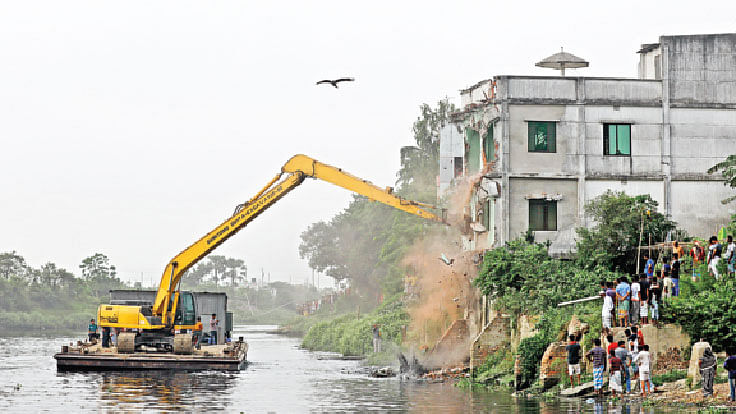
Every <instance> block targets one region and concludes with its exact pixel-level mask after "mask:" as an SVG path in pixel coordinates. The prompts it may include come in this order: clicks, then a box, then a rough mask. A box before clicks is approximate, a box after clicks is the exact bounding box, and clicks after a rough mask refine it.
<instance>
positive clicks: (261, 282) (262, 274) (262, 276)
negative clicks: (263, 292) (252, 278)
mask: <svg viewBox="0 0 736 414" xmlns="http://www.w3.org/2000/svg"><path fill="white" fill-rule="evenodd" d="M261 286H263V268H261Z"/></svg>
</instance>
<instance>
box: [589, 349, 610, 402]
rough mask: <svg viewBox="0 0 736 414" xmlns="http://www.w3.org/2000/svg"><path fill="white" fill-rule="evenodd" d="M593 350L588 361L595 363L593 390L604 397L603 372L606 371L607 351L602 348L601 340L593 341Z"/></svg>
mask: <svg viewBox="0 0 736 414" xmlns="http://www.w3.org/2000/svg"><path fill="white" fill-rule="evenodd" d="M593 345H595V346H593V349H591V350H590V352H588V359H589V360H592V361H593V389H594V390H595V392H596V394H598V395H599V396H600V395H603V370H605V369H606V351H604V350H603V348H601V338H595V339H593Z"/></svg>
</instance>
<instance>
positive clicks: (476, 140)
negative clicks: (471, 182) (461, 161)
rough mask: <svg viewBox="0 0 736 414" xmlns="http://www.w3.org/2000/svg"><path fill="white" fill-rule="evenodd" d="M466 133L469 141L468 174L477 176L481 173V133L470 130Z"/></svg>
mask: <svg viewBox="0 0 736 414" xmlns="http://www.w3.org/2000/svg"><path fill="white" fill-rule="evenodd" d="M465 131H466V137H467V140H468V159H467V163H468V172H469V173H470V174H475V173H477V172H478V171H480V133H478V131H475V130H472V129H470V128H468V129H466V130H465Z"/></svg>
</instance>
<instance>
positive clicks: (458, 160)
mask: <svg viewBox="0 0 736 414" xmlns="http://www.w3.org/2000/svg"><path fill="white" fill-rule="evenodd" d="M454 160H455V161H454V162H453V166H454V168H455V172H454V175H453V177H455V178H457V177H460V176H461V175H463V157H455V158H454Z"/></svg>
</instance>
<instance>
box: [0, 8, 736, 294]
mask: <svg viewBox="0 0 736 414" xmlns="http://www.w3.org/2000/svg"><path fill="white" fill-rule="evenodd" d="M735 31H736V2H733V1H722V2H715V1H713V2H709V1H700V2H697V3H693V2H684V1H668V2H659V1H636V2H633V1H625V0H624V1H618V2H591V1H556V2H549V1H545V2H528V1H513V2H496V1H453V2H448V1H442V2H433V1H427V0H424V1H400V2H397V1H393V2H381V1H377V2H361V3H357V2H355V3H352V2H344V1H335V2H302V1H293V2H285V1H268V2H264V1H261V2H256V1H242V0H241V1H225V0H223V1H182V0H176V1H149V2H144V1H129V2H112V1H100V0H95V1H73V0H71V1H70V0H67V1H64V2H60V1H56V0H50V1H1V2H0V179H1V180H2V191H0V252H7V251H16V252H17V253H18V254H20V255H22V256H24V257H25V258H26V260H27V262H28V264H30V265H31V266H34V267H39V266H41V265H42V264H44V263H46V262H54V263H56V264H57V265H58V266H61V267H64V268H66V269H68V270H71V271H73V272H75V273H77V274H79V269H78V266H79V263H80V262H81V261H82V259H84V258H85V257H88V256H90V255H93V254H95V253H103V254H105V255H107V256H108V257H109V258H110V261H111V263H112V264H114V265H115V266H116V267H117V269H118V274H119V276H120V277H121V278H122V279H123V280H127V281H143V282H144V284H146V285H149V284H151V283H154V284H156V283H157V281H158V280H159V278H160V276H161V272H162V271H163V269H164V267H165V265H166V264H167V263H168V261H169V260H170V259H171V258H172V257H173V256H175V255H176V254H177V253H178V252H179V251H181V250H182V249H184V248H185V247H187V246H189V245H190V244H191V243H192V242H194V241H195V240H197V239H199V238H200V237H201V236H203V235H204V234H206V233H207V232H208V231H210V230H211V229H212V228H214V227H215V226H216V225H217V224H219V223H220V222H222V221H223V220H224V219H225V218H227V217H229V216H230V215H231V214H232V212H233V210H234V207H235V206H236V205H237V204H239V203H242V202H244V201H245V200H248V199H249V198H250V197H251V196H252V195H253V194H254V193H255V192H257V191H258V190H259V189H260V188H261V187H263V186H264V185H265V184H266V183H267V182H268V180H269V179H270V178H271V177H273V176H274V175H275V174H276V173H277V172H278V171H279V170H280V167H281V165H283V163H284V162H286V161H287V160H288V159H289V158H290V157H291V156H292V155H294V154H298V153H303V154H307V155H309V156H311V157H313V158H316V159H318V160H320V161H323V162H325V163H328V164H331V165H334V166H337V167H340V168H343V169H345V170H346V171H349V172H351V173H353V174H354V175H357V176H359V177H361V178H364V179H368V180H370V181H372V182H373V183H375V184H377V185H379V186H382V187H383V186H389V185H393V184H394V183H395V181H396V171H398V168H399V149H400V148H401V147H402V146H405V145H411V144H412V143H413V139H412V123H413V122H414V121H415V120H416V118H417V116H418V115H419V106H420V105H421V104H423V103H429V104H434V103H436V102H437V101H439V100H441V99H449V100H450V102H453V103H455V104H459V90H460V89H462V88H465V87H468V86H470V85H472V84H474V83H476V82H477V81H480V80H483V79H487V78H490V77H492V76H494V75H512V74H513V75H535V74H536V75H554V74H556V73H557V72H553V71H550V70H549V69H542V68H536V67H534V63H535V62H537V61H539V60H541V59H543V58H544V57H547V56H549V55H551V54H553V53H556V52H558V51H559V50H560V47H564V48H565V51H568V52H571V53H573V54H575V55H577V56H580V57H583V58H585V59H586V60H588V61H589V62H590V67H589V68H585V69H578V70H574V71H569V72H568V76H570V75H573V76H575V75H579V76H616V77H635V76H636V68H637V63H638V55H637V54H636V51H637V50H638V48H639V46H640V44H642V43H654V42H657V41H658V38H659V36H660V35H674V34H697V33H724V32H735ZM341 76H353V77H355V78H356V81H355V82H354V83H351V84H343V86H341V87H340V88H339V89H334V88H332V87H330V86H325V85H321V86H316V85H315V82H316V81H317V80H320V79H324V78H335V77H341ZM351 197H352V196H351V195H350V193H348V192H346V191H345V190H343V189H340V188H338V187H334V186H332V185H330V184H327V183H323V182H318V181H316V180H308V181H307V182H305V183H304V184H302V185H301V186H300V187H298V188H297V189H296V190H294V191H293V192H292V193H291V194H289V195H288V196H287V197H285V198H284V199H282V200H281V201H279V202H278V203H277V204H275V205H274V206H272V207H271V208H270V209H269V210H268V211H266V212H265V213H264V214H263V215H261V216H260V217H258V218H257V219H256V220H255V221H254V222H252V223H251V224H249V225H248V226H247V227H246V228H245V229H243V230H242V231H241V232H240V233H238V234H237V235H235V236H234V237H232V238H231V239H230V240H228V241H227V242H226V243H225V244H223V245H222V246H220V247H219V248H218V249H217V250H215V253H216V254H223V255H227V256H231V257H236V258H240V259H243V260H245V262H246V264H247V265H248V268H249V272H250V274H249V276H255V275H254V273H257V274H258V275H260V272H261V269H264V272H265V273H266V274H268V273H270V274H271V280H272V281H275V280H281V281H290V280H291V281H295V282H303V281H304V280H306V279H307V278H309V277H311V271H310V269H309V268H308V266H307V263H306V261H305V260H302V259H300V258H299V254H298V246H299V241H300V238H299V235H300V234H301V233H302V232H303V231H304V230H306V229H307V227H308V226H309V225H310V224H311V223H313V222H315V221H319V220H329V219H330V218H331V217H333V216H334V215H335V214H336V213H338V212H340V211H341V210H343V209H344V208H345V207H347V205H348V203H349V201H350V200H351ZM329 282H330V280H329V279H328V278H327V277H324V278H323V279H322V280H321V284H322V285H323V286H326V285H328V284H329Z"/></svg>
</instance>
